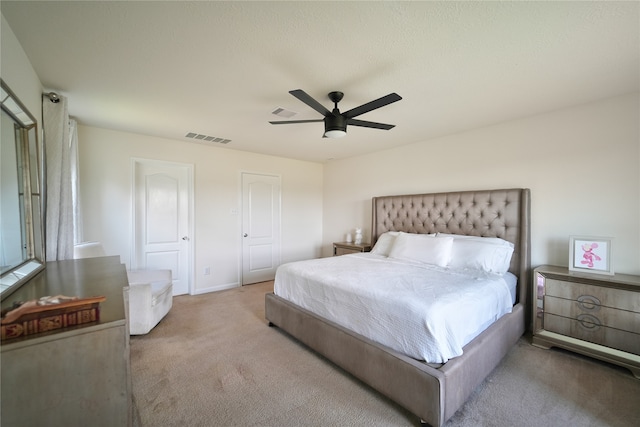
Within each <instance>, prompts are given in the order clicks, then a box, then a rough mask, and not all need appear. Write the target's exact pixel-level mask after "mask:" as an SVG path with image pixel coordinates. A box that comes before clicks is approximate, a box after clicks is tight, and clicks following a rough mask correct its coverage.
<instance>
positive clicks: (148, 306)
mask: <svg viewBox="0 0 640 427" xmlns="http://www.w3.org/2000/svg"><path fill="white" fill-rule="evenodd" d="M127 276H128V279H129V289H128V291H125V293H126V294H128V300H129V333H130V334H131V335H144V334H146V333H148V332H149V331H150V330H151V329H153V328H154V327H155V326H156V325H157V324H158V323H159V322H160V320H162V319H163V318H164V316H166V315H167V313H168V312H169V310H170V309H171V306H172V304H173V284H172V277H171V270H130V271H127Z"/></svg>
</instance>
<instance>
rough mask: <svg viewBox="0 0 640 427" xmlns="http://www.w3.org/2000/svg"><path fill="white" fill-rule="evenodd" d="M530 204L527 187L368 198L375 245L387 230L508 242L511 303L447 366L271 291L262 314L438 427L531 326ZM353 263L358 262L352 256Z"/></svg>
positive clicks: (266, 298) (423, 420)
mask: <svg viewBox="0 0 640 427" xmlns="http://www.w3.org/2000/svg"><path fill="white" fill-rule="evenodd" d="M529 205H530V192H529V190H528V189H521V188H515V189H500V190H480V191H461V192H447V193H431V194H415V195H398V196H384V197H374V198H373V199H372V227H371V239H372V245H374V244H375V243H376V242H377V240H378V239H379V238H380V237H381V236H383V235H385V236H387V235H389V233H388V232H401V233H411V234H414V235H415V234H430V235H436V236H437V235H450V236H451V235H458V236H478V237H488V238H500V239H503V240H505V241H507V242H510V243H511V244H513V254H512V256H511V258H510V261H509V262H508V272H509V273H511V274H512V275H513V276H515V278H516V279H517V284H516V288H515V294H514V301H513V302H514V303H513V305H512V307H511V308H510V310H509V312H508V313H506V314H503V315H501V316H500V317H499V318H498V319H497V320H496V321H495V322H494V323H492V324H491V325H490V326H488V327H487V328H486V329H484V330H483V331H482V332H480V333H479V334H478V335H477V336H475V338H473V339H472V340H471V341H469V342H468V343H467V344H465V345H464V346H463V347H462V352H461V353H462V354H460V355H457V356H453V357H451V358H449V359H448V360H446V361H445V362H444V363H437V364H434V363H427V362H425V361H424V360H420V359H421V358H420V357H417V356H416V355H414V357H410V356H408V355H407V354H406V353H405V352H402V351H398V350H394V349H393V348H392V347H391V346H388V345H383V344H381V343H379V340H376V339H372V338H368V337H367V336H365V334H361V333H357V332H354V331H353V330H352V329H350V328H347V327H345V326H342V325H341V324H339V323H337V322H335V321H333V320H329V319H327V318H325V317H324V316H322V315H319V314H315V313H313V312H312V311H310V310H308V309H306V308H303V307H302V306H301V305H298V304H296V303H294V302H291V301H289V300H287V299H285V298H283V297H281V296H280V295H276V294H275V293H269V294H267V295H266V296H265V316H266V319H267V320H268V322H269V325H271V326H277V327H279V328H281V329H282V330H283V331H285V332H286V333H288V334H289V335H291V336H292V337H294V338H296V339H297V340H299V341H300V342H302V343H304V344H305V345H307V346H308V347H310V348H311V349H313V350H315V351H316V352H317V353H319V354H321V355H322V356H324V357H326V358H327V359H329V360H331V361H332V362H333V363H335V364H336V365H338V366H340V367H341V368H343V369H344V370H346V371H347V372H349V373H351V374H352V375H353V376H355V377H356V378H358V379H360V380H361V381H363V382H364V383H366V384H368V385H369V386H371V387H372V388H373V389H375V390H377V391H378V392H380V393H382V394H384V395H386V396H387V397H389V398H390V399H392V400H393V401H395V402H397V403H398V404H399V405H401V406H403V407H405V408H406V409H407V410H409V411H410V412H412V413H413V414H415V415H416V416H418V417H419V418H420V419H421V420H422V422H423V423H425V424H429V425H431V426H434V427H439V426H442V425H443V424H444V423H445V422H446V421H447V420H448V419H449V418H450V417H451V416H452V415H453V414H454V413H455V412H456V411H457V410H458V409H459V408H460V407H461V406H462V405H463V404H464V402H465V401H466V400H467V399H468V397H469V395H470V394H471V392H473V390H474V389H475V388H476V387H477V386H478V385H479V384H480V383H481V382H482V381H483V380H484V379H485V378H486V376H487V375H488V374H489V373H490V372H491V371H492V370H493V369H494V368H495V367H496V366H497V365H498V363H499V362H500V361H501V360H502V358H503V357H504V356H505V355H506V353H507V352H508V351H509V349H510V348H511V347H512V346H513V345H514V344H515V343H516V342H517V341H518V339H519V338H520V337H521V336H522V334H523V333H524V331H525V329H526V328H527V326H528V325H527V319H528V317H529V316H527V313H529V312H530V309H529V306H528V304H529V301H528V290H527V289H528V286H529V282H530V280H529V273H530V213H529V212H530V207H529ZM344 257H351V255H347V256H343V258H344ZM345 259H346V258H345ZM350 260H351V261H354V262H355V260H356V258H355V257H352V258H351V259H350ZM303 262H304V261H303ZM354 270H357V268H356V269H354ZM276 280H278V277H276ZM301 281H302V279H301ZM374 338H375V337H374Z"/></svg>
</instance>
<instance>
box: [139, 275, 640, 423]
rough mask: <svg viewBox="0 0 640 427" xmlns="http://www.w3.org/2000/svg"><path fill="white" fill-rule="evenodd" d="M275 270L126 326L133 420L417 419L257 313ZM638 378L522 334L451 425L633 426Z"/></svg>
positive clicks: (638, 405) (639, 411) (639, 395)
mask: <svg viewBox="0 0 640 427" xmlns="http://www.w3.org/2000/svg"><path fill="white" fill-rule="evenodd" d="M272 289H273V283H272V282H265V283H260V284H256V285H250V286H245V287H242V288H237V289H232V290H228V291H222V292H217V293H211V294H205V295H199V296H179V297H176V298H174V306H173V308H172V310H171V312H170V313H169V314H168V315H167V317H166V318H165V319H164V320H163V321H162V322H160V324H159V325H158V326H157V327H156V328H154V329H153V330H152V331H151V332H150V333H149V334H148V335H145V336H137V337H136V336H132V337H131V370H132V382H133V394H134V402H135V420H134V421H135V425H137V426H141V427H152V426H153V427H160V426H247V425H255V426H274V427H275V426H278V427H279V426H298V425H305V426H360V425H363V426H364V425H367V426H398V427H399V426H417V425H419V424H420V423H419V419H418V418H417V417H415V416H414V415H412V414H410V413H408V412H407V411H405V410H404V409H403V408H401V407H399V406H398V405H396V404H394V403H393V402H391V401H389V400H388V399H386V398H385V397H384V396H381V395H380V394H378V393H377V392H375V391H373V390H371V389H370V388H368V387H367V386H365V385H364V384H362V383H360V382H359V381H358V380H356V379H354V378H353V377H351V376H350V375H349V374H347V373H345V372H344V371H342V370H341V369H339V368H337V367H336V366H334V365H333V364H331V363H330V362H329V361H327V360H326V359H324V358H322V357H320V356H318V355H317V354H315V353H314V352H312V351H311V350H309V349H307V348H306V347H304V346H302V345H301V344H299V343H298V342H296V341H295V340H293V339H292V338H290V337H289V336H287V335H286V334H285V333H283V332H282V331H281V330H280V329H278V328H270V327H268V326H267V322H266V320H265V318H264V295H265V293H267V292H271V291H272ZM638 425H640V380H638V379H635V378H634V377H633V376H632V375H631V374H630V373H629V372H628V371H626V370H624V369H621V368H618V367H615V366H611V365H608V364H604V363H601V362H598V361H595V360H593V359H589V358H585V357H582V356H579V355H575V354H572V353H569V352H564V351H560V350H542V349H539V348H536V347H533V346H531V345H530V344H529V343H528V340H527V339H526V338H524V337H523V338H522V339H521V340H520V341H519V342H518V343H517V345H516V346H514V348H513V349H512V350H511V351H510V352H509V354H508V355H507V356H506V358H505V359H504V360H503V362H502V363H501V364H500V365H499V366H498V367H497V368H496V369H495V371H494V372H493V373H492V374H491V375H490V376H489V377H488V378H487V379H486V380H485V382H484V383H482V384H481V385H480V386H479V387H478V389H476V391H475V392H474V393H473V394H472V396H471V397H470V399H469V400H468V402H467V403H466V404H465V405H464V406H463V407H462V408H461V409H460V410H459V411H458V412H457V413H456V414H455V415H454V417H453V418H452V419H451V420H449V422H448V423H447V427H462V426H464V427H471V426H473V427H477V426H522V427H528V426H531V427H539V426H594V427H595V426H621V427H622V426H625V427H626V426H638Z"/></svg>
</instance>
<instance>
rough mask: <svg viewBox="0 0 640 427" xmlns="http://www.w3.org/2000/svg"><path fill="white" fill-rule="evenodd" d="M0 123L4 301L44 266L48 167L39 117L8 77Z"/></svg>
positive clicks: (1, 290) (0, 256)
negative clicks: (46, 171) (29, 107)
mask: <svg viewBox="0 0 640 427" xmlns="http://www.w3.org/2000/svg"><path fill="white" fill-rule="evenodd" d="M0 83H1V85H2V92H1V101H2V122H1V126H0V132H1V134H0V162H1V164H0V184H1V188H0V300H4V299H5V298H6V297H7V296H9V295H10V294H11V292H13V291H14V290H15V289H17V288H19V287H20V286H21V285H22V284H24V283H25V282H26V281H28V280H29V279H30V278H31V277H33V276H34V275H35V274H37V273H38V272H39V271H40V270H42V269H44V266H45V255H44V254H45V246H44V233H43V225H42V224H43V210H42V202H43V201H42V198H43V193H42V187H43V185H44V181H43V179H42V176H43V175H42V173H43V168H44V163H43V158H42V153H41V150H40V145H39V144H38V129H37V121H36V119H35V118H34V116H33V115H32V114H31V113H30V112H29V111H28V110H27V109H26V108H25V106H24V105H23V104H22V103H21V102H20V100H19V99H18V98H17V97H16V96H15V94H14V93H13V92H12V91H11V89H9V87H8V86H7V85H6V84H5V82H4V81H3V80H0Z"/></svg>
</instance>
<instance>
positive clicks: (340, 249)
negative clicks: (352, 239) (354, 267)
mask: <svg viewBox="0 0 640 427" xmlns="http://www.w3.org/2000/svg"><path fill="white" fill-rule="evenodd" d="M370 250H371V244H370V243H361V244H359V245H356V244H355V243H347V242H334V243H333V255H334V256H336V255H346V254H353V253H357V252H369V251H370Z"/></svg>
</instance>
